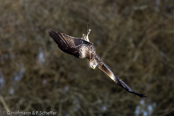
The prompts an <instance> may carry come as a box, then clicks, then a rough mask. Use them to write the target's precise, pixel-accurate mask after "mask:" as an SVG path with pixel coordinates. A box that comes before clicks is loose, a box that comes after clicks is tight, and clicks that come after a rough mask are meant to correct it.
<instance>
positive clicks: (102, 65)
mask: <svg viewBox="0 0 174 116" xmlns="http://www.w3.org/2000/svg"><path fill="white" fill-rule="evenodd" d="M97 60H98V68H99V69H100V70H102V71H103V72H105V73H106V74H107V75H108V76H109V77H110V78H111V79H112V80H113V81H114V82H116V83H117V84H118V85H119V86H121V87H122V88H124V89H125V90H126V91H128V92H130V93H133V94H135V95H138V96H139V97H146V96H145V95H144V94H140V93H136V92H134V91H133V90H132V89H131V88H130V87H129V86H128V85H127V84H126V83H124V82H123V81H122V80H121V79H119V78H118V77H117V76H115V75H114V73H113V72H112V71H111V69H110V68H109V67H108V66H107V65H106V64H105V63H104V62H103V61H102V60H101V59H100V58H99V57H98V58H97Z"/></svg>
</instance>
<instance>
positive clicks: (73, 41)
mask: <svg viewBox="0 0 174 116" xmlns="http://www.w3.org/2000/svg"><path fill="white" fill-rule="evenodd" d="M49 35H50V36H51V37H52V38H53V39H54V41H55V42H56V43H57V44H58V47H59V48H60V49H61V50H62V51H64V52H66V53H68V54H71V55H74V56H75V57H78V58H79V57H80V51H79V48H80V47H81V46H83V45H85V46H87V45H89V44H91V43H89V42H87V41H85V40H82V39H78V38H75V37H72V36H69V35H66V34H64V33H60V32H55V31H53V30H51V31H49Z"/></svg>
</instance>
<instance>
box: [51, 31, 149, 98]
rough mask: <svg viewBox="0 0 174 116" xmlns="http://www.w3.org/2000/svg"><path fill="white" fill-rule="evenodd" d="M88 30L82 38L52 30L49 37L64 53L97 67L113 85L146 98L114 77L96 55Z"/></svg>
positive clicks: (93, 67)
mask: <svg viewBox="0 0 174 116" xmlns="http://www.w3.org/2000/svg"><path fill="white" fill-rule="evenodd" d="M90 31H91V29H88V32H87V35H85V34H83V37H82V38H76V37H72V36H69V35H66V34H64V33H60V32H57V31H54V30H51V31H49V35H50V36H51V38H53V40H54V41H55V42H56V43H57V45H58V47H59V48H60V49H61V50H62V51H64V52H65V53H68V54H71V55H74V56H75V57H77V58H82V59H88V60H89V66H90V67H91V68H92V69H95V68H96V67H97V66H98V68H99V69H100V70H102V71H103V72H105V73H106V74H107V75H108V76H109V77H110V78H111V79H112V80H113V81H114V82H115V83H117V84H118V85H119V86H121V87H122V88H124V89H125V90H126V91H128V92H130V93H133V94H135V95H137V96H139V97H142V98H143V97H146V96H145V95H144V94H140V93H136V92H134V91H133V90H132V89H131V88H130V87H129V86H128V85H127V84H126V83H124V82H123V81H122V80H121V79H119V78H118V77H117V76H115V75H114V73H113V72H112V71H111V69H110V68H109V67H108V66H107V65H106V64H105V63H104V62H103V61H102V60H101V58H100V57H99V56H98V55H97V54H96V50H95V47H94V44H93V43H92V42H90V41H89V37H88V35H89V33H90Z"/></svg>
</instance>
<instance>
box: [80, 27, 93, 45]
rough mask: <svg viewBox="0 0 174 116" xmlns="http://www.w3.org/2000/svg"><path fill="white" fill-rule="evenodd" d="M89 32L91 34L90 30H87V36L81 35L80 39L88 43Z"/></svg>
mask: <svg viewBox="0 0 174 116" xmlns="http://www.w3.org/2000/svg"><path fill="white" fill-rule="evenodd" d="M90 32H91V29H88V31H87V35H85V34H82V39H84V40H85V41H88V42H89V37H88V35H89V34H90Z"/></svg>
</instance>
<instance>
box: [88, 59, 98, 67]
mask: <svg viewBox="0 0 174 116" xmlns="http://www.w3.org/2000/svg"><path fill="white" fill-rule="evenodd" d="M97 65H98V62H97V61H96V59H93V60H90V61H89V66H90V67H91V68H92V69H95V68H96V67H97Z"/></svg>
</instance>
